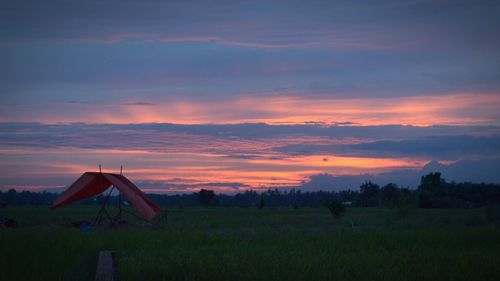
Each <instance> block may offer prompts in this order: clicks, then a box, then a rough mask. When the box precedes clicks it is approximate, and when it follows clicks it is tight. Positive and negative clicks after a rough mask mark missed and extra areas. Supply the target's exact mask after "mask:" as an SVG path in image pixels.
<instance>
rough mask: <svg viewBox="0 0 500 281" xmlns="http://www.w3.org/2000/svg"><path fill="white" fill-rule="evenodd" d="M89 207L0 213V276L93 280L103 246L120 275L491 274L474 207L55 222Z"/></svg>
mask: <svg viewBox="0 0 500 281" xmlns="http://www.w3.org/2000/svg"><path fill="white" fill-rule="evenodd" d="M95 212H96V208H95V207H70V208H66V209H62V210H58V211H50V210H48V209H47V208H35V207H8V208H4V209H0V216H2V217H10V218H13V219H15V220H17V221H18V222H19V223H20V228H18V229H3V230H0V250H1V251H0V252H1V254H0V257H1V262H0V280H93V277H94V274H95V267H96V260H97V255H98V253H99V251H100V250H104V249H110V250H114V251H115V255H116V256H115V257H116V262H117V266H118V272H119V275H120V278H121V280H252V281H255V280H500V224H499V222H498V221H496V222H495V221H491V220H488V219H487V216H485V212H484V210H483V209H467V210H466V209H441V210H431V209H415V210H412V211H411V212H410V213H409V214H408V215H407V216H401V215H400V214H398V213H397V212H396V211H395V210H390V209H348V211H347V214H346V216H345V217H344V218H343V219H342V220H335V219H333V218H332V217H331V215H330V214H329V213H328V210H327V209H323V208H300V209H288V208H264V209H255V208H223V207H217V208H182V209H181V208H171V209H169V210H168V224H167V226H166V227H165V228H163V229H156V230H153V229H149V228H146V227H140V226H129V227H125V228H122V229H96V230H94V231H92V232H80V231H79V230H78V229H75V228H69V227H64V226H61V224H62V223H64V222H68V221H71V220H76V219H85V218H87V219H91V218H92V217H93V215H95ZM350 221H352V222H353V223H354V225H355V226H354V228H352V227H351V224H350Z"/></svg>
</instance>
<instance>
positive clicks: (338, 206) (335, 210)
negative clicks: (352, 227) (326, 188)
mask: <svg viewBox="0 0 500 281" xmlns="http://www.w3.org/2000/svg"><path fill="white" fill-rule="evenodd" d="M324 205H325V207H326V208H328V210H329V211H330V213H331V214H332V216H333V217H334V218H338V217H340V216H342V215H344V213H345V206H344V205H343V204H342V202H340V201H338V200H335V199H330V200H327V201H325V203H324Z"/></svg>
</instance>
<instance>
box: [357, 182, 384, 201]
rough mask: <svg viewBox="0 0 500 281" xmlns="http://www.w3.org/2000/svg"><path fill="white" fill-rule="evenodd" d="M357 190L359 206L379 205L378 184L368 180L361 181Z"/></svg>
mask: <svg viewBox="0 0 500 281" xmlns="http://www.w3.org/2000/svg"><path fill="white" fill-rule="evenodd" d="M359 190H360V193H359V196H358V201H359V205H360V206H361V207H376V206H379V205H380V187H379V186H378V184H374V183H372V182H371V181H368V182H365V183H363V184H362V185H361V186H360V187H359Z"/></svg>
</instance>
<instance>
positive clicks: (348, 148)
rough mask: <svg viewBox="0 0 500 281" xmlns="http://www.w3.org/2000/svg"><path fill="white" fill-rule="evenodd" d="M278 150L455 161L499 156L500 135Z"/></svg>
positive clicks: (304, 153)
mask: <svg viewBox="0 0 500 281" xmlns="http://www.w3.org/2000/svg"><path fill="white" fill-rule="evenodd" d="M276 150H277V151H280V152H284V153H289V154H297V155H309V154H310V155H315V154H331V155H343V156H356V157H431V158H434V159H443V160H445V159H446V160H455V159H460V158H462V157H467V156H469V157H470V156H482V157H485V156H499V155H500V136H498V135H496V136H490V137H472V136H464V135H462V136H440V137H426V138H416V139H407V140H385V141H375V142H364V143H358V144H341V145H303V144H292V145H287V146H284V147H280V148H276Z"/></svg>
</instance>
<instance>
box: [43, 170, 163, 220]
mask: <svg viewBox="0 0 500 281" xmlns="http://www.w3.org/2000/svg"><path fill="white" fill-rule="evenodd" d="M111 185H114V186H115V187H116V189H118V190H119V191H120V193H121V194H122V195H123V196H125V198H127V200H128V201H130V203H131V204H132V205H133V206H134V207H135V208H137V210H138V211H139V212H140V213H141V214H142V216H143V217H144V218H145V219H147V220H152V219H154V217H155V216H156V215H158V214H159V213H160V211H161V210H160V207H158V206H157V205H156V204H155V203H154V202H153V201H152V200H151V199H149V198H148V197H147V196H146V194H145V193H144V192H142V191H141V190H140V189H139V188H137V186H135V185H134V184H133V183H132V182H131V181H130V180H128V179H127V178H126V177H124V176H122V175H118V174H111V173H96V172H86V173H84V174H83V175H81V176H80V178H78V179H77V180H76V181H75V182H74V183H73V184H72V185H71V186H70V187H69V188H68V189H66V191H64V192H63V194H61V196H59V197H58V198H57V199H56V200H55V201H54V203H53V204H52V209H57V208H60V207H63V206H66V205H68V204H71V203H73V202H75V201H78V200H82V199H85V198H89V197H92V196H95V195H97V194H100V193H102V192H104V191H106V189H108V188H109V187H110V186H111Z"/></svg>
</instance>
